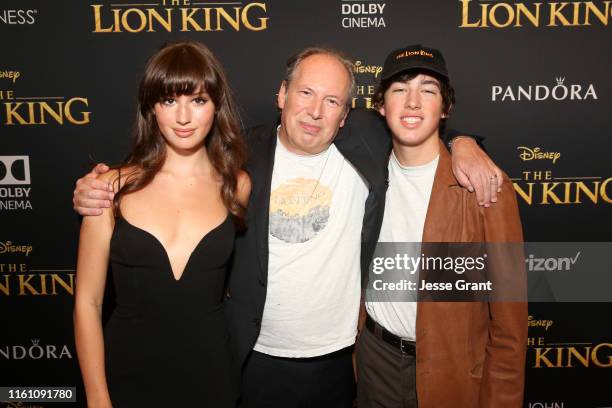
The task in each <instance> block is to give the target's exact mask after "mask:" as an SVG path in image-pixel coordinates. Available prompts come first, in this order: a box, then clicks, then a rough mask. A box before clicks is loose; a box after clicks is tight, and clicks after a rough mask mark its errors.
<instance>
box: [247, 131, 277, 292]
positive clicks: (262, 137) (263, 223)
mask: <svg viewBox="0 0 612 408" xmlns="http://www.w3.org/2000/svg"><path fill="white" fill-rule="evenodd" d="M258 136H259V137H258V140H257V143H256V145H255V146H254V148H253V150H252V151H251V154H252V155H253V156H255V160H254V161H253V163H252V165H251V169H252V174H251V177H252V179H253V180H254V184H255V189H254V191H253V194H252V196H251V202H252V203H253V205H252V206H251V208H249V213H250V215H251V216H252V217H254V218H255V220H254V221H255V228H256V242H257V252H258V255H259V263H260V267H261V268H260V272H261V275H262V276H261V278H262V279H263V280H264V282H265V281H267V279H268V222H269V216H270V190H271V186H272V170H273V168H274V152H275V151H276V127H271V128H270V129H269V130H268V131H266V132H262V133H260V134H259V135H258Z"/></svg>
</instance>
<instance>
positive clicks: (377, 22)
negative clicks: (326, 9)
mask: <svg viewBox="0 0 612 408" xmlns="http://www.w3.org/2000/svg"><path fill="white" fill-rule="evenodd" d="M386 7H387V4H386V3H385V1H382V0H342V1H341V2H340V24H341V26H342V28H349V29H363V28H385V27H387V22H386V21H385V9H386Z"/></svg>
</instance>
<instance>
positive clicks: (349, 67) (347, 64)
mask: <svg viewBox="0 0 612 408" xmlns="http://www.w3.org/2000/svg"><path fill="white" fill-rule="evenodd" d="M319 54H323V55H329V56H331V57H334V58H336V59H337V60H338V61H339V62H340V63H341V64H342V65H343V66H344V68H345V69H346V73H347V74H348V76H349V80H350V88H349V93H348V95H347V98H346V105H347V109H350V107H351V102H352V99H353V97H354V96H355V93H356V90H357V83H356V82H355V74H354V73H353V69H354V64H353V61H351V60H350V59H349V58H347V57H346V56H345V54H344V53H342V52H340V51H337V50H334V49H333V48H328V47H308V48H304V49H303V50H301V51H299V52H298V53H296V54H294V55H292V56H291V57H290V58H289V59H288V60H287V69H286V70H285V78H284V80H283V82H284V83H285V86H287V87H288V86H289V83H291V81H292V80H293V75H294V74H295V70H296V69H297V67H298V65H300V63H301V62H302V61H304V60H305V59H306V58H308V57H311V56H313V55H319Z"/></svg>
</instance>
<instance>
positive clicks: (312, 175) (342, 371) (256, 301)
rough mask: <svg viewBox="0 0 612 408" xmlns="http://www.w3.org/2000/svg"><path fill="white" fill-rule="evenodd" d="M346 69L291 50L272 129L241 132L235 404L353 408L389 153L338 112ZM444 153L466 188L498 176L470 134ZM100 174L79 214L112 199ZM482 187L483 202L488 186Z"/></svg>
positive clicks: (82, 183) (348, 84) (78, 201)
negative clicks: (242, 227)
mask: <svg viewBox="0 0 612 408" xmlns="http://www.w3.org/2000/svg"><path fill="white" fill-rule="evenodd" d="M352 69H353V68H352V63H351V62H350V61H349V60H347V59H345V58H344V57H342V56H341V55H340V54H339V53H337V52H335V51H332V50H328V49H323V48H309V49H306V50H303V51H302V52H300V53H298V54H296V55H295V56H294V57H292V58H291V59H290V60H289V62H288V64H287V72H286V76H285V79H284V80H283V82H282V85H281V87H280V90H279V94H278V107H279V108H280V109H281V116H280V125H279V124H278V123H275V124H272V125H268V126H261V127H256V128H253V129H250V130H249V131H248V134H247V143H248V146H249V153H250V155H249V156H250V158H249V163H248V165H247V171H248V172H249V175H250V177H251V183H252V189H251V191H252V193H251V197H250V200H249V205H248V209H247V214H248V219H247V229H246V231H245V232H244V234H242V235H240V236H238V237H237V239H236V246H235V250H234V257H233V258H234V259H233V264H232V265H231V267H230V275H229V279H228V293H227V297H226V301H225V303H224V306H225V311H226V316H227V325H228V330H229V341H230V342H231V347H232V351H233V355H234V361H235V363H236V367H237V372H240V371H241V372H242V376H241V377H242V378H241V406H242V407H282V408H287V407H298V406H315V407H318V408H325V407H330V408H341V407H350V406H351V405H352V400H353V398H354V395H355V384H354V377H353V370H352V358H351V354H352V345H353V344H354V342H355V337H356V333H357V317H358V307H357V306H358V304H359V299H360V290H361V280H362V272H363V271H365V270H367V265H368V264H369V262H370V260H371V255H372V253H373V249H374V246H375V244H376V237H378V232H379V230H380V223H381V221H382V213H383V208H384V198H385V189H386V177H387V170H386V158H387V157H388V154H389V151H390V141H389V136H388V133H387V130H386V128H385V126H384V124H383V123H382V121H380V119H379V118H378V117H377V114H375V113H374V112H371V111H366V112H353V113H352V114H351V115H350V116H347V115H348V113H349V109H350V101H351V95H352V94H353V93H354V89H355V80H354V77H353V71H352ZM345 122H346V126H344V125H345ZM340 128H343V129H342V130H341V131H339V130H340ZM453 151H454V154H455V155H456V156H457V155H458V156H460V157H462V158H463V159H462V160H458V162H459V163H460V165H459V166H458V167H459V168H463V169H466V171H465V173H466V174H467V175H466V174H463V175H462V177H464V178H465V183H464V184H465V185H466V186H467V185H470V184H473V185H474V187H475V188H476V187H477V181H478V179H479V178H480V177H479V175H480V173H484V172H488V173H490V172H494V171H496V167H495V166H494V164H493V163H492V162H490V160H489V159H488V157H487V156H486V154H484V153H483V152H482V151H481V150H480V149H479V148H478V147H477V146H476V144H475V143H474V142H473V141H471V139H463V140H460V141H458V142H456V143H455V144H454V147H453ZM461 163H463V164H462V165H461ZM104 170H105V169H104V168H103V167H102V166H99V167H97V168H96V170H95V171H94V172H92V173H91V174H89V175H88V176H86V177H85V178H83V179H81V180H79V182H78V183H77V189H76V190H75V200H74V203H75V208H76V209H77V211H79V212H80V213H81V214H91V215H94V214H96V211H95V210H92V209H91V208H92V207H98V206H106V205H109V204H110V202H104V201H102V202H101V203H100V201H96V200H93V199H94V198H103V199H106V200H112V196H110V195H105V194H103V193H105V192H104V191H99V190H100V189H103V188H106V186H101V185H100V184H99V183H98V182H99V180H96V178H97V173H99V172H103V171H104ZM92 187H94V188H95V189H96V191H92V190H91V188H92ZM486 187H487V189H486V194H484V195H485V196H486V197H487V198H486V199H483V201H487V202H488V201H489V199H490V198H489V197H490V196H491V195H493V196H494V195H495V192H496V188H495V187H491V186H489V185H487V186H486ZM476 190H477V192H478V194H479V197H480V196H481V195H482V193H483V191H484V190H485V189H478V188H476Z"/></svg>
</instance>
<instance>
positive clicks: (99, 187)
mask: <svg viewBox="0 0 612 408" xmlns="http://www.w3.org/2000/svg"><path fill="white" fill-rule="evenodd" d="M108 171H109V167H108V166H107V165H106V164H103V163H100V164H98V165H97V166H96V167H94V169H93V170H92V171H90V172H89V173H87V174H86V175H85V176H83V177H81V178H80V179H78V180H77V182H76V187H75V189H74V194H73V197H72V205H73V208H74V210H75V211H76V212H77V213H79V214H81V215H101V214H102V209H103V208H110V206H111V205H112V201H113V197H114V196H115V194H114V193H113V186H112V183H111V182H109V181H108V180H102V179H100V175H102V174H105V173H107V172H108Z"/></svg>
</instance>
